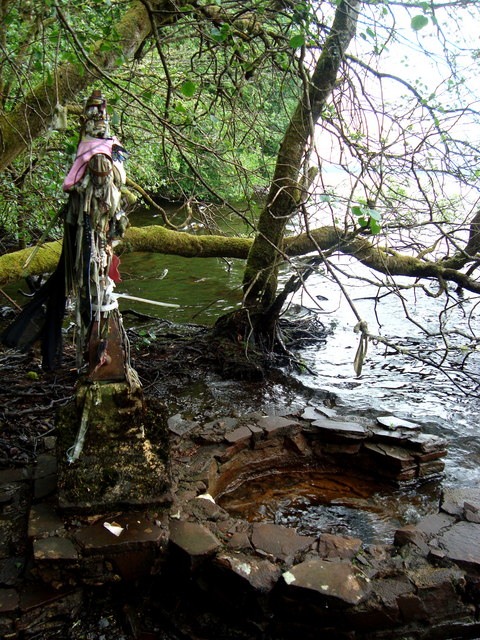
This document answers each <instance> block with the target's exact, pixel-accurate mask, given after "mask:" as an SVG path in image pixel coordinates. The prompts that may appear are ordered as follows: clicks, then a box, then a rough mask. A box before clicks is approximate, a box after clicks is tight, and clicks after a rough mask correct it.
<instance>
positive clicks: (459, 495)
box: [440, 487, 480, 516]
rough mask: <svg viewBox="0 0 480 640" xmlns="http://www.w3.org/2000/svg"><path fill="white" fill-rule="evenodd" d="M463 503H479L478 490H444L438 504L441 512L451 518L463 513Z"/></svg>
mask: <svg viewBox="0 0 480 640" xmlns="http://www.w3.org/2000/svg"><path fill="white" fill-rule="evenodd" d="M465 502H468V503H471V502H473V503H476V502H480V489H477V488H474V487H472V488H464V489H445V491H444V492H443V495H442V499H441V502H440V508H441V510H442V511H445V512H446V513H449V514H450V515H452V516H461V515H462V514H463V511H464V505H465Z"/></svg>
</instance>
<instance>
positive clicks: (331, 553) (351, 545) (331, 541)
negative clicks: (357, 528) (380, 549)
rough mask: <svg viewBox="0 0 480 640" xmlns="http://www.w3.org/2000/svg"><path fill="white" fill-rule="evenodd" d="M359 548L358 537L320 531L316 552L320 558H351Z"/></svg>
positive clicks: (360, 544) (360, 543)
mask: <svg viewBox="0 0 480 640" xmlns="http://www.w3.org/2000/svg"><path fill="white" fill-rule="evenodd" d="M361 548H362V541H361V540H360V538H351V537H349V536H335V535H332V534H331V533H322V534H321V535H320V538H319V541H318V554H319V555H320V556H321V557H322V558H342V559H345V558H347V559H351V558H353V556H354V555H355V554H357V553H358V552H359V551H360V549H361Z"/></svg>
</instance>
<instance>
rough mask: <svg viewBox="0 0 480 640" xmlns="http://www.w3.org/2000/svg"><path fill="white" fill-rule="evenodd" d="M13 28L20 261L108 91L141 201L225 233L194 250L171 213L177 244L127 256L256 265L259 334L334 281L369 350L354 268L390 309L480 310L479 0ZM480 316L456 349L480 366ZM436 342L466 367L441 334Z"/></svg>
mask: <svg viewBox="0 0 480 640" xmlns="http://www.w3.org/2000/svg"><path fill="white" fill-rule="evenodd" d="M1 12H2V23H1V27H0V55H1V66H0V75H1V77H0V100H1V108H2V111H1V112H0V168H1V170H2V174H0V207H1V218H0V224H1V225H2V226H3V227H4V229H5V231H6V232H8V233H9V234H10V235H15V236H16V237H17V238H18V239H19V240H20V241H23V245H22V243H21V242H20V247H22V246H25V245H26V244H27V243H29V242H31V241H32V240H34V239H38V237H39V229H41V228H44V227H46V226H48V221H49V220H50V219H52V218H53V216H54V215H55V214H56V212H57V211H58V210H59V209H60V208H61V205H62V203H63V201H64V198H63V195H62V193H61V189H60V186H61V181H62V176H63V175H64V173H65V172H66V170H67V167H68V165H69V164H70V162H71V160H72V154H74V151H75V148H76V136H77V128H78V127H77V115H78V113H79V112H80V111H81V104H82V100H83V99H84V98H85V96H86V95H87V94H88V92H89V91H90V89H91V88H92V87H93V86H95V87H100V88H102V90H103V91H104V93H105V94H106V95H107V96H108V98H109V104H110V110H111V119H112V125H113V127H114V128H115V129H116V131H117V133H118V135H119V137H121V139H122V141H123V143H124V144H125V146H126V148H127V149H128V150H129V151H130V152H131V154H132V155H131V157H130V159H129V163H128V172H129V176H130V178H131V180H132V185H131V188H132V189H138V190H139V191H140V192H141V193H145V192H147V193H148V194H149V195H150V196H152V195H153V196H158V195H160V196H163V197H167V198H172V199H180V200H182V201H184V202H186V205H187V206H186V207H185V210H186V211H187V212H188V216H189V220H191V219H197V220H198V221H199V222H201V223H202V224H203V225H206V226H207V227H208V228H209V229H210V235H209V234H204V235H195V236H194V235H192V234H190V233H186V232H185V231H183V230H182V229H181V228H178V227H176V226H175V224H174V223H173V222H172V221H171V220H169V219H168V217H167V215H166V213H165V212H163V214H164V225H165V228H163V229H161V230H160V229H159V230H157V231H155V232H153V231H152V233H146V232H145V230H143V231H142V230H137V229H134V228H132V229H130V230H129V232H128V233H127V237H126V239H125V241H124V243H123V250H125V249H128V250H139V249H141V250H150V251H160V252H162V251H165V252H168V253H178V254H179V255H185V256H192V255H196V256H207V255H209V256H211V255H216V256H232V255H235V257H243V258H245V259H246V269H245V276H244V296H243V305H242V309H243V310H244V311H245V312H246V314H247V316H248V321H247V320H245V318H244V322H245V323H246V326H247V324H248V326H249V327H251V322H252V318H255V319H256V320H255V322H258V327H261V326H266V325H268V324H269V322H268V321H269V320H270V319H272V318H276V317H278V313H279V309H280V308H281V306H282V303H283V302H284V301H285V299H286V293H287V292H288V293H291V292H293V291H295V290H297V289H298V288H299V287H300V286H306V284H307V282H306V281H307V278H308V276H309V274H310V273H312V271H314V270H318V269H323V270H324V271H325V273H326V275H327V277H328V278H330V279H331V280H333V281H335V282H337V283H339V285H340V286H341V287H342V289H343V290H344V293H345V295H346V296H347V298H348V299H349V300H350V304H351V306H352V312H353V314H354V316H355V318H356V320H355V321H356V322H357V323H358V325H359V327H360V329H361V331H362V332H363V333H362V335H363V337H364V338H365V340H368V339H370V338H372V337H373V335H372V334H370V333H369V330H368V328H367V327H365V324H364V323H363V324H362V318H361V316H360V314H359V313H358V311H357V310H356V308H355V304H354V302H353V301H352V300H351V297H350V296H349V294H348V282H349V280H350V279H351V278H352V277H354V276H355V275H356V274H355V273H353V274H352V273H349V274H346V273H345V272H344V271H342V270H340V269H339V266H338V264H337V262H336V260H335V256H337V255H338V254H339V253H341V254H345V255H349V256H352V258H353V259H355V260H357V261H360V262H362V263H363V264H364V265H366V266H367V267H369V268H370V269H371V270H372V271H369V272H368V275H365V274H362V278H364V279H365V280H366V281H368V282H369V283H373V284H374V285H375V286H377V287H378V291H379V295H383V294H384V293H391V294H392V295H398V296H400V297H401V296H402V292H403V291H404V288H405V287H414V288H417V289H418V290H419V291H422V293H423V294H426V295H430V296H432V295H435V296H444V298H445V309H448V308H451V307H452V306H454V305H457V304H461V303H462V301H461V299H460V298H459V297H458V295H459V294H458V291H460V290H462V291H465V290H467V291H469V292H471V293H472V296H475V295H477V294H478V291H479V289H480V283H479V281H478V275H477V271H478V266H479V265H480V217H479V216H480V214H478V213H477V211H478V210H479V203H478V190H479V169H478V158H479V156H480V154H479V146H480V143H479V139H478V134H477V133H476V132H477V131H478V130H479V129H478V124H479V92H480V87H479V85H478V80H477V79H476V77H477V75H478V66H479V61H480V51H479V49H478V41H477V36H476V33H475V25H476V24H478V19H479V17H480V7H479V6H478V3H477V2H476V1H475V0H444V1H438V2H435V1H432V2H430V1H429V2H418V1H416V0H384V1H382V0H323V1H321V0H304V1H302V2H291V1H290V0H247V1H246V2H240V1H238V0H223V1H222V0H216V1H215V2H213V1H211V0H210V1H208V0H203V1H202V0H193V1H192V2H178V1H176V0H141V1H140V0H134V1H132V2H123V1H122V2H121V1H118V2H115V1H114V0H110V1H107V0H86V1H85V2H79V3H69V2H66V1H65V0H63V1H62V0H57V1H55V0H51V1H47V2H39V1H37V0H28V1H27V0H22V2H20V1H18V0H3V2H2V3H1ZM64 112H65V113H66V116H67V123H66V128H65V129H64V130H63V131H57V130H56V127H57V124H58V120H59V116H62V115H64ZM60 119H61V118H60ZM205 201H209V202H216V203H222V204H223V205H225V207H226V208H227V209H228V211H229V212H230V216H232V217H237V218H238V219H240V220H241V221H242V224H243V228H244V236H245V237H236V236H238V232H235V233H233V232H232V233H230V234H226V233H225V232H224V233H222V234H221V233H220V232H219V231H218V218H216V217H215V216H212V215H208V216H207V215H206V214H205V209H204V208H203V207H201V206H198V205H199V204H200V203H202V202H205ZM40 203H41V204H40ZM157 206H158V205H157ZM207 211H210V209H207ZM227 222H228V221H227ZM225 224H227V223H225ZM236 229H238V225H236ZM52 233H53V235H55V234H56V235H57V237H58V236H60V235H61V232H60V230H59V226H57V227H53V229H52V231H51V234H50V235H52ZM232 236H235V237H232ZM120 250H121V249H120ZM57 252H58V247H56V251H52V252H51V253H49V251H48V245H46V246H45V248H44V249H43V251H42V252H41V253H40V252H39V253H38V254H37V256H36V258H35V259H34V260H33V261H32V263H31V264H30V267H29V269H30V270H31V271H32V272H35V271H37V272H41V271H44V270H45V269H46V268H47V267H48V266H54V261H55V255H57ZM15 255H16V254H9V255H5V256H3V257H2V258H0V282H2V283H6V282H8V281H9V280H12V279H15V278H17V277H19V275H20V274H21V273H22V267H23V264H24V262H23V260H24V254H21V256H18V255H17V257H16V258H15ZM49 255H51V257H52V258H51V261H50V262H49V257H48V256H49ZM302 256H303V257H302ZM40 258H41V259H40ZM15 260H16V261H15ZM45 260H46V262H45ZM284 264H288V265H289V267H290V270H291V276H292V277H291V280H290V281H289V283H288V285H287V292H282V291H279V290H278V283H277V275H278V269H279V267H280V265H284ZM357 275H358V274H357ZM396 276H407V277H410V278H411V283H410V284H405V282H404V281H403V280H401V281H398V280H397V279H396ZM476 308H477V307H476V302H475V298H473V303H472V305H471V306H470V311H469V313H468V317H467V318H466V322H465V329H464V330H462V332H461V333H462V334H463V336H462V340H461V344H459V345H456V346H458V348H460V347H461V348H462V349H464V350H465V354H466V355H469V354H472V353H474V351H475V349H476V347H477V345H478V337H477V332H476V328H475V323H476V322H477V320H476V315H475V314H476ZM407 313H408V310H407ZM415 322H416V323H417V324H421V321H420V320H418V319H416V320H415ZM254 324H255V323H254ZM235 329H236V330H237V329H238V325H237V324H236V325H235ZM425 330H426V331H427V332H428V333H429V334H432V335H433V334H436V335H438V336H440V337H441V338H442V339H443V340H444V343H445V349H446V350H449V349H451V348H453V347H452V344H451V342H450V340H449V339H448V338H447V337H446V335H447V334H446V333H445V331H446V329H445V324H444V322H443V320H442V321H440V322H439V323H438V327H436V328H435V329H432V328H431V327H425ZM249 331H250V329H249ZM246 333H247V331H246ZM246 333H245V335H246ZM375 337H376V338H378V336H375ZM442 357H443V356H440V357H439V359H438V362H441V358H442ZM464 360H465V358H463V359H462V363H461V365H462V366H463V362H464ZM435 362H437V361H435ZM360 369H361V365H360Z"/></svg>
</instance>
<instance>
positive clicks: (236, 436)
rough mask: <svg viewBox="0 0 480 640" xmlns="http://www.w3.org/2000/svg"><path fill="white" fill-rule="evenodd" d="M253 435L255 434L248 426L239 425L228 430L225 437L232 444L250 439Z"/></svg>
mask: <svg viewBox="0 0 480 640" xmlns="http://www.w3.org/2000/svg"><path fill="white" fill-rule="evenodd" d="M252 435H253V434H252V432H251V431H250V429H249V428H248V427H238V428H237V429H234V430H233V431H228V432H227V433H226V434H225V436H224V437H225V440H226V441H227V442H229V443H230V444H237V443H238V442H244V441H246V440H250V438H251V437H252Z"/></svg>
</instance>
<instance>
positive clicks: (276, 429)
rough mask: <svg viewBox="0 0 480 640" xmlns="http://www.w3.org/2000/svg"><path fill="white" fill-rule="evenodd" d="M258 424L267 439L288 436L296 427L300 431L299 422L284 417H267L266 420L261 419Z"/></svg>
mask: <svg viewBox="0 0 480 640" xmlns="http://www.w3.org/2000/svg"><path fill="white" fill-rule="evenodd" d="M257 424H258V426H259V427H260V428H261V429H264V430H265V432H266V434H267V438H275V437H278V436H284V435H287V434H288V433H291V432H292V430H293V429H294V428H295V427H296V428H297V429H300V425H299V424H298V422H296V421H295V420H291V419H289V418H283V417H282V416H265V417H264V418H260V420H259V421H258V423H257Z"/></svg>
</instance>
